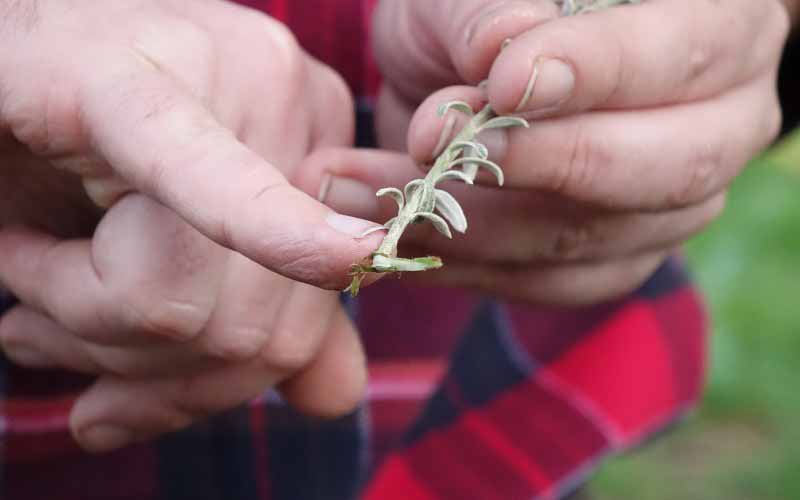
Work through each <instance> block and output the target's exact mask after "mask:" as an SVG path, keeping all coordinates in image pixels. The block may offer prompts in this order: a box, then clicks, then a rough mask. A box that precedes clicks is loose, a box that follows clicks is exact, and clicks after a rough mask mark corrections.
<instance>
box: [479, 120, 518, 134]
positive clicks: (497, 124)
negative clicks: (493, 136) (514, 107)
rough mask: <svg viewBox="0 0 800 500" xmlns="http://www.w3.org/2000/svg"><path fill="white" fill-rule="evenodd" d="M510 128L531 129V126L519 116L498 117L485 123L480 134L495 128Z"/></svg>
mask: <svg viewBox="0 0 800 500" xmlns="http://www.w3.org/2000/svg"><path fill="white" fill-rule="evenodd" d="M509 127H525V128H529V127H530V124H529V123H528V121H527V120H525V119H524V118H520V117H518V116H498V117H497V118H492V119H491V120H489V121H488V122H486V123H484V124H483V126H482V127H481V128H480V129H479V130H478V133H480V132H483V131H484V130H489V129H493V128H509Z"/></svg>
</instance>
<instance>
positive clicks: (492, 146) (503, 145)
mask: <svg viewBox="0 0 800 500" xmlns="http://www.w3.org/2000/svg"><path fill="white" fill-rule="evenodd" d="M478 142H480V143H481V144H483V145H484V146H486V149H488V150H489V159H490V160H492V161H493V162H495V163H501V162H502V161H503V160H504V159H505V157H506V154H507V153H508V130H506V129H499V128H493V129H490V130H484V131H483V132H481V133H480V134H478Z"/></svg>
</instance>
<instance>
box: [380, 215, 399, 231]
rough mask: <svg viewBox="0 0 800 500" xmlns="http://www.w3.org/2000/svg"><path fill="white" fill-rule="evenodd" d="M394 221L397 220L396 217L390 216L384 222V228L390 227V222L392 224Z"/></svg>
mask: <svg viewBox="0 0 800 500" xmlns="http://www.w3.org/2000/svg"><path fill="white" fill-rule="evenodd" d="M395 222H397V217H392V218H391V219H389V220H387V221H386V223H385V224H384V225H383V227H385V228H386V229H391V228H392V224H394V223H395Z"/></svg>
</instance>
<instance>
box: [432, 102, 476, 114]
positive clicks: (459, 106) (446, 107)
mask: <svg viewBox="0 0 800 500" xmlns="http://www.w3.org/2000/svg"><path fill="white" fill-rule="evenodd" d="M451 109H455V110H456V111H459V112H461V113H464V114H465V115H467V116H469V117H472V116H474V115H475V111H473V110H472V106H470V105H469V104H467V103H465V102H464V101H450V102H446V103H444V104H442V105H441V106H439V109H438V110H437V112H438V114H439V116H444V115H446V114H447V112H448V111H450V110H451Z"/></svg>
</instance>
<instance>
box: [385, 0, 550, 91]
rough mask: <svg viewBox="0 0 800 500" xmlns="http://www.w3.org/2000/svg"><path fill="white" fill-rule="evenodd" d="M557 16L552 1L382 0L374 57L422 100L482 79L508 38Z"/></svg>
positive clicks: (390, 78)
mask: <svg viewBox="0 0 800 500" xmlns="http://www.w3.org/2000/svg"><path fill="white" fill-rule="evenodd" d="M557 16H558V9H557V7H556V6H555V4H554V3H553V2H552V1H550V0H474V1H462V0H446V1H439V2H430V1H426V0H414V1H409V2H392V1H384V2H381V4H380V5H379V8H378V10H377V12H376V15H375V32H376V37H375V42H374V43H375V53H376V58H377V61H378V63H379V64H380V67H381V70H382V73H383V74H384V75H385V76H386V81H387V82H388V83H389V84H390V85H392V86H393V87H394V88H395V89H396V90H397V92H398V93H399V94H400V95H401V96H403V98H404V99H407V100H410V101H412V102H419V101H421V100H422V99H424V98H425V96H427V95H428V94H429V93H430V92H432V91H433V90H436V89H438V88H441V87H444V86H446V85H453V84H456V83H459V82H468V83H472V84H475V83H478V82H479V81H481V80H483V79H484V78H486V76H487V75H488V73H489V69H490V67H491V65H492V62H493V61H494V59H495V57H496V56H497V54H498V52H499V51H500V47H501V45H502V43H503V41H504V40H506V39H507V38H514V37H515V36H517V35H520V34H521V33H524V32H525V31H527V30H529V29H531V28H534V27H535V26H538V25H540V24H542V23H544V22H546V21H548V20H551V19H554V18H556V17H557Z"/></svg>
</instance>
